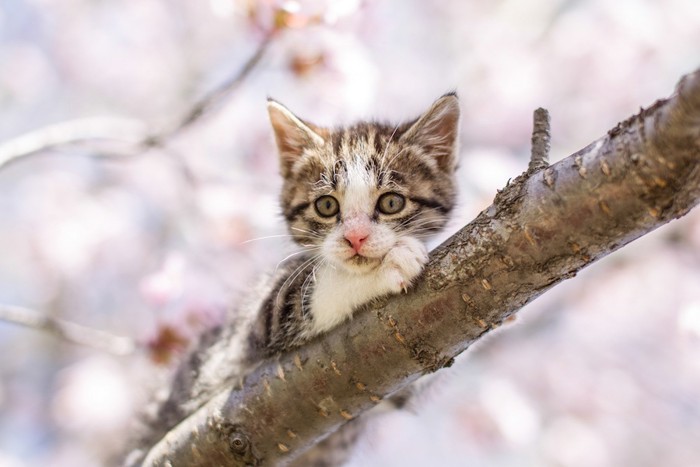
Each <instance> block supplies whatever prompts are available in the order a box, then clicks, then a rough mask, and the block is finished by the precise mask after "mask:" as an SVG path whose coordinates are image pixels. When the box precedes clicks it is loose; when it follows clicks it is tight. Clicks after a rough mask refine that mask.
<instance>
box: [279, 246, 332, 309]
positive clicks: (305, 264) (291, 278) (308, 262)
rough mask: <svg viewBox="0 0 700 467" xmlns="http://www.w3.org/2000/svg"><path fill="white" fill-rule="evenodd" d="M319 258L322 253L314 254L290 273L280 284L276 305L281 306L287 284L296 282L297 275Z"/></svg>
mask: <svg viewBox="0 0 700 467" xmlns="http://www.w3.org/2000/svg"><path fill="white" fill-rule="evenodd" d="M319 258H321V255H320V254H318V255H314V256H312V257H311V258H309V259H307V260H306V261H304V262H303V263H301V265H299V266H298V267H297V268H296V269H295V270H294V271H292V273H291V274H290V275H289V277H287V279H285V281H284V282H283V283H282V285H281V286H280V289H279V291H278V292H277V297H275V305H276V306H279V305H280V294H281V293H282V291H283V290H285V289H286V287H287V284H291V283H292V282H294V280H295V279H296V278H297V277H299V274H301V273H302V272H304V269H306V268H308V267H309V266H311V265H312V264H313V263H314V262H315V261H316V260H318V259H319Z"/></svg>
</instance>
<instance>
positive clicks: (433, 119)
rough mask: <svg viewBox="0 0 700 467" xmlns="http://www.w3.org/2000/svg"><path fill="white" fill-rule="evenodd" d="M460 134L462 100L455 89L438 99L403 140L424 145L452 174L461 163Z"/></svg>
mask: <svg viewBox="0 0 700 467" xmlns="http://www.w3.org/2000/svg"><path fill="white" fill-rule="evenodd" d="M458 137H459V99H458V98H457V94H456V93H454V92H452V93H449V94H445V95H444V96H442V97H441V98H439V99H438V100H436V101H435V102H434V103H433V105H432V106H431V107H430V109H428V111H427V112H425V113H424V114H423V115H421V116H420V117H419V118H418V120H416V121H415V123H413V124H412V125H411V126H410V127H409V128H408V130H406V131H405V132H404V134H403V135H402V136H401V138H400V140H401V141H404V142H406V143H409V144H417V145H419V146H422V147H423V148H424V149H425V150H426V152H427V153H428V154H429V155H431V156H432V157H434V158H435V160H436V162H437V163H438V166H439V167H440V168H441V169H442V170H444V171H445V172H448V173H452V172H453V171H454V169H455V165H456V163H457V143H458Z"/></svg>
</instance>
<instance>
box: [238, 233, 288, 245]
mask: <svg viewBox="0 0 700 467" xmlns="http://www.w3.org/2000/svg"><path fill="white" fill-rule="evenodd" d="M292 236H293V235H291V234H280V235H267V236H265V237H258V238H251V239H249V240H246V241H244V242H241V243H239V245H245V244H246V243H251V242H257V241H258V240H267V239H268V238H282V237H292Z"/></svg>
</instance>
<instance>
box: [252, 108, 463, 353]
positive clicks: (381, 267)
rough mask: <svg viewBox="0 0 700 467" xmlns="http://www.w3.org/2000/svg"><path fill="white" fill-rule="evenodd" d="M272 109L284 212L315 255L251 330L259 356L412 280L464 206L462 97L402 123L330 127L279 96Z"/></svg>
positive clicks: (303, 338) (315, 331) (339, 319)
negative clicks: (297, 112) (458, 185)
mask: <svg viewBox="0 0 700 467" xmlns="http://www.w3.org/2000/svg"><path fill="white" fill-rule="evenodd" d="M268 108H269V111H270V119H271V121H272V125H273V128H274V130H275V136H276V140H277V145H278V148H279V152H280V159H281V168H282V175H283V177H284V186H283V189H282V208H283V213H284V216H285V218H286V220H287V223H288V226H289V229H290V233H291V234H292V236H293V237H294V239H295V241H296V242H297V243H299V244H301V245H303V246H306V247H308V248H309V249H310V253H309V254H307V255H306V256H304V257H303V258H301V259H300V262H299V263H298V264H299V266H298V267H297V269H296V270H295V272H294V273H293V275H292V276H291V278H290V279H289V280H287V279H283V280H282V279H281V280H280V281H279V283H278V284H277V287H276V289H277V291H276V292H273V293H272V294H271V295H270V297H268V300H267V301H266V302H265V304H264V306H263V308H262V309H261V310H260V313H259V320H258V322H257V324H256V326H255V328H254V330H253V333H252V334H251V343H252V349H253V351H254V353H255V354H256V356H258V355H260V354H262V355H270V354H272V353H275V352H279V351H282V350H285V349H288V348H290V347H293V346H295V345H298V344H299V343H301V342H304V341H306V340H308V339H309V338H311V337H313V336H314V335H317V334H320V333H323V332H326V331H328V330H329V329H331V328H333V327H335V326H337V325H338V324H339V323H341V322H342V321H344V320H345V319H347V318H348V317H349V316H351V315H352V313H353V311H354V310H355V309H357V308H358V307H359V306H361V305H363V304H366V303H368V302H369V301H371V300H372V299H374V298H377V297H379V296H382V295H386V294H391V293H399V292H401V291H405V290H406V289H407V288H408V287H409V286H410V285H411V283H412V282H413V280H414V279H415V278H416V277H417V276H418V275H419V274H420V272H421V270H422V268H423V265H424V264H425V262H426V261H427V251H426V248H425V245H424V243H423V240H424V239H425V238H426V237H427V236H429V235H430V234H433V233H435V232H437V231H439V230H440V229H441V228H442V227H443V226H444V225H445V223H446V221H447V217H448V214H449V213H450V211H451V210H452V208H453V206H454V199H455V187H454V178H453V174H454V168H455V163H456V157H455V152H456V144H457V133H458V129H457V126H458V122H459V108H458V103H457V98H456V96H455V95H453V94H448V95H446V96H443V97H442V98H440V99H439V100H438V101H436V102H435V103H434V104H433V106H432V107H431V108H430V109H429V110H428V112H426V113H425V114H424V115H423V116H422V117H420V118H419V119H417V120H415V121H412V122H408V123H406V124H403V125H397V126H390V125H383V124H378V123H360V124H357V125H354V126H351V127H348V128H344V129H340V130H329V129H325V128H319V127H316V126H314V125H312V124H308V123H305V122H303V121H302V120H300V119H298V118H297V117H296V116H294V115H293V114H292V113H291V112H289V110H287V109H286V108H284V107H283V106H281V105H280V104H278V103H276V102H274V101H271V102H270V103H269V106H268ZM328 198H332V201H329V202H331V206H332V208H333V209H332V211H328V212H326V213H325V214H326V215H323V213H322V212H321V211H320V210H319V208H318V207H317V206H315V205H316V204H317V203H318V202H319V201H321V200H326V199H328ZM382 203H384V204H382ZM387 203H388V204H387ZM392 203H393V204H392ZM326 207H327V206H326ZM384 208H387V209H384ZM312 253H315V254H312ZM290 283H293V285H292V286H290Z"/></svg>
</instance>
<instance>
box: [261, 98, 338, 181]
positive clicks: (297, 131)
mask: <svg viewBox="0 0 700 467" xmlns="http://www.w3.org/2000/svg"><path fill="white" fill-rule="evenodd" d="M267 111H268V113H269V114H270V123H272V129H273V130H274V132H275V140H276V141H277V149H278V150H279V153H280V167H281V169H282V175H283V176H284V177H286V176H287V175H288V174H289V173H290V171H291V168H292V165H294V162H296V161H297V159H299V157H301V155H302V153H303V152H304V148H308V147H314V146H321V145H323V144H324V143H325V138H326V137H327V136H328V135H327V131H326V130H324V129H323V128H320V127H317V126H315V125H312V124H310V123H306V122H304V121H302V120H301V119H300V118H299V117H297V116H296V115H294V114H293V113H292V112H291V111H290V110H289V109H288V108H286V107H285V106H283V105H282V104H280V103H279V102H277V101H275V100H272V99H268V100H267Z"/></svg>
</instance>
